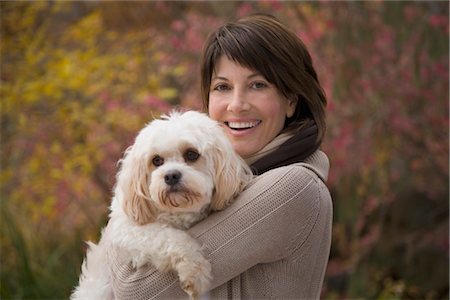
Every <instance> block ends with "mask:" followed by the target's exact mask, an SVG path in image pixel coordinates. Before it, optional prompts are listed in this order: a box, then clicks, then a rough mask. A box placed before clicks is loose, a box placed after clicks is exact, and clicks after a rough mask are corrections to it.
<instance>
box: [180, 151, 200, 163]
mask: <svg viewBox="0 0 450 300" xmlns="http://www.w3.org/2000/svg"><path fill="white" fill-rule="evenodd" d="M199 157H200V154H199V153H198V152H197V151H196V150H194V149H188V150H187V151H186V152H185V153H184V160H186V161H187V162H195V161H197V159H198V158H199Z"/></svg>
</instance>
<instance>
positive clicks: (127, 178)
mask: <svg viewBox="0 0 450 300" xmlns="http://www.w3.org/2000/svg"><path fill="white" fill-rule="evenodd" d="M121 163H122V166H121V171H120V173H119V175H118V177H117V187H118V188H119V189H120V190H121V191H122V194H121V196H122V197H123V199H122V205H123V211H124V212H125V214H126V215H127V216H128V217H129V218H130V219H132V220H133V221H134V222H136V223H137V224H139V225H145V224H147V223H151V222H154V221H155V219H156V208H155V207H154V206H153V204H152V201H151V198H150V193H149V190H148V185H149V182H148V180H149V176H148V174H147V173H148V172H149V171H148V168H147V165H146V163H145V161H144V159H139V158H137V157H134V156H133V153H132V147H130V148H129V150H127V153H126V154H125V158H124V159H123V160H122V162H121Z"/></svg>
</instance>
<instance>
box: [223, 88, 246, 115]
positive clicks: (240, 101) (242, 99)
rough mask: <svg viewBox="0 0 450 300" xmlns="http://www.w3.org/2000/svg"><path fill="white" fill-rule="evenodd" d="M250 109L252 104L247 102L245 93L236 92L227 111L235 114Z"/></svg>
mask: <svg viewBox="0 0 450 300" xmlns="http://www.w3.org/2000/svg"><path fill="white" fill-rule="evenodd" d="M249 109H250V103H249V102H248V101H247V97H246V95H245V93H243V92H240V91H236V90H235V91H234V92H233V94H232V96H231V98H230V102H229V103H228V107H227V110H228V111H229V112H233V113H240V112H244V111H248V110H249Z"/></svg>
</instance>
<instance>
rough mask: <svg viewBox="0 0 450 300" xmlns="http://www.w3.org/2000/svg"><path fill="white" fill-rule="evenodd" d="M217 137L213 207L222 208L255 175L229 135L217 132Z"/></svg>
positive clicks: (214, 154) (215, 208)
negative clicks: (236, 149) (237, 152)
mask: <svg viewBox="0 0 450 300" xmlns="http://www.w3.org/2000/svg"><path fill="white" fill-rule="evenodd" d="M220 130H222V129H221V128H220ZM215 137H216V141H215V143H214V147H215V148H214V150H213V162H214V172H215V178H214V193H213V196H212V199H211V209H212V210H222V209H224V208H225V207H226V206H227V205H228V204H229V203H230V202H231V200H233V199H234V198H235V197H236V196H237V195H238V194H239V193H240V192H242V190H243V189H244V188H245V186H246V185H247V184H248V183H249V182H250V180H251V179H252V177H253V175H252V172H251V170H250V167H249V166H248V165H247V164H246V163H245V161H244V160H243V159H242V158H241V157H240V156H239V155H237V154H236V152H234V150H233V148H232V146H231V143H230V142H229V141H228V139H227V137H226V136H225V135H224V134H223V133H220V134H216V135H215Z"/></svg>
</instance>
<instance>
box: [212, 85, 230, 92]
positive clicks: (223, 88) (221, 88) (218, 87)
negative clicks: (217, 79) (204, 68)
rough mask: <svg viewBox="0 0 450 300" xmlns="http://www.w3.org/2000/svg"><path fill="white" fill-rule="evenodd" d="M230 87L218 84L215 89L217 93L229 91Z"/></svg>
mask: <svg viewBox="0 0 450 300" xmlns="http://www.w3.org/2000/svg"><path fill="white" fill-rule="evenodd" d="M229 89H230V87H229V86H228V85H227V84H218V85H216V86H215V87H214V90H215V91H228V90H229Z"/></svg>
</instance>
